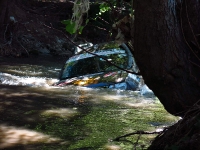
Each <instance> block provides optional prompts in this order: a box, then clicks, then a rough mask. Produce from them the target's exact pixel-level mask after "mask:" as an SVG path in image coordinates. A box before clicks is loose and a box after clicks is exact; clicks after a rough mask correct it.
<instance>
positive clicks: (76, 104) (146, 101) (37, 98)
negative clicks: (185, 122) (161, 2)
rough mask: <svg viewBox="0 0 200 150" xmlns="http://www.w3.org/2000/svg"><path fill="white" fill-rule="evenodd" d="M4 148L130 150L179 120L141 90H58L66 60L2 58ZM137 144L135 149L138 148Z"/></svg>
mask: <svg viewBox="0 0 200 150" xmlns="http://www.w3.org/2000/svg"><path fill="white" fill-rule="evenodd" d="M0 62H1V65H0V86H1V91H0V103H1V105H0V114H1V119H0V139H3V140H0V149H6V148H7V149H34V150H35V149H39V150H41V149H44V150H49V149H61V150H68V149H69V150H104V149H105V150H129V149H130V150H132V149H142V148H144V149H145V148H147V147H148V145H149V144H150V142H151V140H152V139H153V138H154V137H155V135H142V136H140V135H132V136H128V137H127V138H126V139H124V138H123V139H120V141H113V140H112V139H114V138H116V137H118V136H122V135H125V134H128V133H131V132H136V131H139V130H143V131H158V130H159V131H160V130H162V128H164V127H166V126H168V125H171V124H173V123H175V122H177V121H178V119H179V118H177V117H174V116H172V115H170V114H169V113H167V112H166V111H165V110H164V108H163V106H162V105H161V104H160V102H159V100H158V99H157V98H156V97H144V96H141V94H140V93H139V92H137V91H122V90H113V89H112V90H111V89H90V88H83V87H77V86H68V87H54V86H51V85H52V83H54V82H56V81H57V77H58V75H59V71H60V69H61V67H62V65H63V63H64V62H65V58H59V59H57V58H54V57H51V58H49V57H41V58H40V57H31V58H0ZM135 142H136V144H135Z"/></svg>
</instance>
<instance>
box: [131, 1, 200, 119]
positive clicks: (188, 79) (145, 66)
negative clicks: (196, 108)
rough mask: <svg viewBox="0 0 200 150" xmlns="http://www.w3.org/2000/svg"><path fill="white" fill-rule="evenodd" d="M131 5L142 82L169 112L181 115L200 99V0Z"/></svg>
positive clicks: (135, 49) (149, 2)
mask: <svg viewBox="0 0 200 150" xmlns="http://www.w3.org/2000/svg"><path fill="white" fill-rule="evenodd" d="M134 5H135V24H134V32H133V33H134V35H133V39H132V42H133V43H134V51H133V53H134V56H135V59H136V62H137V64H138V66H139V69H140V71H141V74H142V75H143V78H144V80H145V83H146V84H147V85H148V86H149V87H150V88H151V89H152V90H153V91H154V93H155V95H156V96H157V97H158V98H159V100H160V101H161V103H162V104H163V105H164V107H165V109H166V110H167V111H168V112H170V113H171V114H174V115H184V114H185V112H186V111H187V110H188V109H190V108H191V106H193V105H194V104H196V103H198V101H199V99H200V57H199V56H200V55H199V53H200V49H199V41H198V35H199V34H200V17H199V16H200V15H199V12H200V6H199V5H200V4H199V1H196V0H182V1H181V0H180V1H179V0H177V1H175V0H167V1H166V0H135V4H134Z"/></svg>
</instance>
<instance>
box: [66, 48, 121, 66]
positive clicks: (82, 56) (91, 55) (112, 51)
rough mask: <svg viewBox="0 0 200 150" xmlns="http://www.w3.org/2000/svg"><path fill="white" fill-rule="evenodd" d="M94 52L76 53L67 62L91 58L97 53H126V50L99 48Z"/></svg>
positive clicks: (102, 54) (103, 54)
mask: <svg viewBox="0 0 200 150" xmlns="http://www.w3.org/2000/svg"><path fill="white" fill-rule="evenodd" d="M92 53H93V54H91V53H87V52H86V53H81V54H78V55H74V56H72V57H70V58H69V59H68V60H67V62H66V63H69V62H73V61H77V60H81V59H85V58H89V57H94V56H95V55H99V56H105V55H109V54H119V53H121V54H123V53H125V50H123V49H119V48H118V49H116V48H115V49H106V50H98V51H96V52H92Z"/></svg>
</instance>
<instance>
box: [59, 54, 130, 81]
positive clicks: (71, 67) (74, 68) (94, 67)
mask: <svg viewBox="0 0 200 150" xmlns="http://www.w3.org/2000/svg"><path fill="white" fill-rule="evenodd" d="M106 60H107V61H109V62H112V63H113V64H115V65H117V66H119V67H121V68H124V69H126V68H127V65H128V57H127V54H126V53H115V54H107V55H103V56H100V57H98V56H92V57H89V58H84V59H79V60H74V61H69V62H67V63H66V64H65V66H64V67H63V71H62V74H61V77H60V78H61V79H67V78H72V77H77V76H82V75H87V74H95V73H99V72H109V71H115V70H119V69H118V68H117V67H115V66H113V65H111V64H110V63H108V62H107V61H106Z"/></svg>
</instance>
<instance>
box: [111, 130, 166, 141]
mask: <svg viewBox="0 0 200 150" xmlns="http://www.w3.org/2000/svg"><path fill="white" fill-rule="evenodd" d="M162 132H163V131H159V132H158V131H154V132H147V131H136V132H132V133H128V134H125V135H122V136H119V137H116V138H115V139H113V140H112V141H119V140H120V139H121V138H124V137H128V136H131V135H136V134H139V135H142V134H160V133H162Z"/></svg>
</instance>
